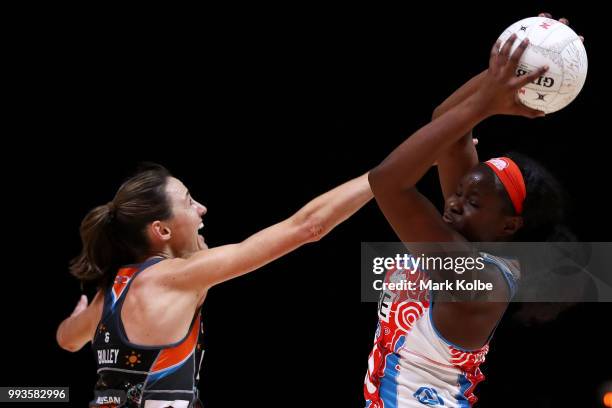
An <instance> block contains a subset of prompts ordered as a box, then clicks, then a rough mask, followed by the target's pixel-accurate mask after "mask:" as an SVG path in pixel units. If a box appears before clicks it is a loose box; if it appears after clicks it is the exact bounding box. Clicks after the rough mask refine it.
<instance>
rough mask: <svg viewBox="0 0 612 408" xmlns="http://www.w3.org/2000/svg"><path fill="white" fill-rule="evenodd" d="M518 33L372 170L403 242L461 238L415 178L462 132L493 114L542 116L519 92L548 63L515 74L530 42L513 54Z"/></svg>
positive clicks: (383, 203) (388, 215)
mask: <svg viewBox="0 0 612 408" xmlns="http://www.w3.org/2000/svg"><path fill="white" fill-rule="evenodd" d="M515 40H516V36H511V37H510V39H508V41H506V43H505V44H504V46H503V47H502V48H501V49H500V48H499V43H496V45H495V46H494V47H493V48H492V50H491V55H490V59H489V69H488V70H487V73H486V74H485V75H484V77H483V78H482V81H481V82H480V84H479V86H478V87H477V91H475V92H474V93H473V94H472V95H470V96H468V97H467V98H466V99H464V100H463V101H462V102H460V103H459V104H458V105H456V106H454V107H453V108H451V109H450V110H449V111H447V112H445V113H444V114H442V115H441V116H440V117H438V118H436V119H434V120H433V121H432V122H431V123H429V124H428V125H426V126H424V127H423V128H421V129H419V130H418V131H417V132H416V133H414V134H413V135H412V136H411V137H409V138H408V139H407V140H406V141H405V142H404V143H402V144H401V145H400V146H399V147H398V148H396V149H395V150H394V151H393V152H392V153H391V154H390V155H389V156H388V157H387V158H386V159H385V160H384V161H383V162H382V163H381V164H380V165H379V166H377V167H376V168H375V169H373V170H372V171H371V172H370V178H369V179H370V185H371V187H372V191H373V192H374V196H375V197H376V201H377V203H378V205H379V207H380V208H381V210H382V211H383V213H384V215H385V217H386V218H387V220H388V221H389V223H390V224H391V226H392V227H393V229H394V230H395V232H396V233H397V235H398V237H399V238H400V239H401V240H402V241H404V242H411V241H412V242H432V241H434V242H436V241H437V242H445V241H456V240H462V237H460V236H458V234H457V233H455V232H454V231H453V230H452V229H451V228H449V227H448V226H447V225H445V224H444V223H443V222H442V220H441V218H440V214H439V213H438V212H437V210H436V209H435V207H434V206H433V205H432V204H431V203H430V202H429V200H427V199H426V198H425V197H423V196H422V195H421V194H419V193H418V192H417V191H416V189H415V185H416V182H417V181H418V180H419V179H420V178H421V177H422V176H423V175H424V174H425V172H426V171H427V170H428V169H429V167H430V165H431V163H433V162H434V161H435V160H437V159H438V158H439V156H440V155H441V154H442V152H444V151H445V150H447V149H449V148H450V147H451V146H452V145H453V144H454V143H457V141H459V139H460V138H462V137H465V135H466V134H468V132H470V130H471V129H472V128H473V127H474V126H475V125H476V124H477V123H479V122H480V121H482V120H483V119H485V118H487V117H489V116H492V115H495V114H514V115H522V116H528V117H537V116H542V112H539V111H536V110H533V109H529V108H527V107H526V106H524V105H522V104H521V103H520V102H519V101H518V98H517V97H516V92H517V91H518V89H520V88H521V87H522V86H524V85H525V84H527V83H528V82H530V81H533V80H534V79H535V78H538V77H539V76H540V75H542V73H543V72H544V71H545V69H546V68H545V67H542V68H540V69H538V70H535V71H534V72H532V73H531V74H529V75H528V76H523V77H519V78H517V77H515V74H514V69H515V68H516V66H517V65H518V61H519V59H520V57H521V55H522V53H523V52H524V50H525V48H526V47H527V44H528V43H527V42H526V41H524V42H522V43H521V44H520V46H519V47H518V49H517V50H516V51H515V52H514V53H513V54H512V56H510V49H511V46H512V44H513V42H514V41H515Z"/></svg>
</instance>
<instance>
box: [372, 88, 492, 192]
mask: <svg viewBox="0 0 612 408" xmlns="http://www.w3.org/2000/svg"><path fill="white" fill-rule="evenodd" d="M472 99H473V98H470V97H468V98H466V99H465V100H464V101H462V102H461V103H459V104H458V105H457V106H455V107H453V108H451V109H450V110H449V111H448V112H446V113H445V114H443V115H442V116H440V117H439V118H437V119H435V120H433V121H432V122H431V123H429V124H428V125H426V126H424V127H422V128H421V129H419V130H418V131H417V132H416V133H414V134H413V135H412V136H410V137H409V138H408V139H407V140H406V141H405V142H404V143H402V144H401V145H400V146H399V147H398V148H396V149H395V150H394V151H393V152H392V153H391V154H390V155H389V156H388V157H387V158H386V159H385V160H384V161H383V162H382V163H381V164H380V165H378V166H377V167H376V168H375V169H374V170H372V171H371V172H370V184H371V186H372V190H373V191H374V193H375V194H376V195H377V196H378V194H380V193H382V192H385V191H392V190H393V191H395V190H398V189H406V188H410V187H413V186H414V185H415V184H416V183H417V181H418V180H419V179H420V178H421V177H423V175H424V174H425V172H427V170H428V169H429V168H430V166H431V163H433V162H434V161H436V160H437V159H438V158H439V157H440V155H441V154H442V153H443V152H445V151H446V150H447V149H449V147H451V146H452V145H453V144H454V143H457V142H458V141H459V139H461V138H462V137H463V136H464V135H465V134H466V133H468V132H469V131H470V129H472V128H473V127H474V126H475V125H476V124H477V123H479V122H480V121H482V120H483V119H484V118H485V117H486V116H487V115H486V114H485V113H484V111H483V110H482V109H480V108H478V106H477V104H475V103H474V102H473V101H472Z"/></svg>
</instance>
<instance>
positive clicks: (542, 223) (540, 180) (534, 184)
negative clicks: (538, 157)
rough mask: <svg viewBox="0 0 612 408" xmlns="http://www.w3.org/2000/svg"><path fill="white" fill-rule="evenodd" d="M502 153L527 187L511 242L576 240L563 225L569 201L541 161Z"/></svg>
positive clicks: (515, 154) (518, 154)
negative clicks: (515, 231)
mask: <svg viewBox="0 0 612 408" xmlns="http://www.w3.org/2000/svg"><path fill="white" fill-rule="evenodd" d="M505 156H507V157H509V158H511V159H512V160H513V161H514V162H515V163H516V164H517V165H518V166H519V168H520V169H521V173H523V178H524V179H525V187H526V189H527V197H526V198H525V203H524V204H523V213H522V216H523V221H524V225H523V228H521V229H520V230H519V231H517V233H516V234H515V235H514V238H513V239H514V241H523V242H567V241H576V237H575V236H574V234H573V233H572V232H571V231H570V230H569V228H568V227H567V226H566V224H565V222H566V216H567V211H568V201H569V200H568V197H567V193H566V192H565V190H564V189H563V187H562V186H561V183H559V181H558V180H557V179H556V178H555V177H554V176H553V175H552V174H551V173H550V172H549V171H548V170H546V169H545V168H544V167H543V166H542V165H541V164H539V163H538V162H536V161H535V160H533V159H531V158H529V157H527V156H525V155H523V154H520V153H516V152H511V153H507V154H505Z"/></svg>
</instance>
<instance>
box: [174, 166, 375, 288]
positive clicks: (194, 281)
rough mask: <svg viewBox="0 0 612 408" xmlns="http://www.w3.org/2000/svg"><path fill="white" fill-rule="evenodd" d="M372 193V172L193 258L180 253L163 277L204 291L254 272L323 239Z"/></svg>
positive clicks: (200, 252) (176, 284)
mask: <svg viewBox="0 0 612 408" xmlns="http://www.w3.org/2000/svg"><path fill="white" fill-rule="evenodd" d="M371 198H372V192H371V190H370V186H369V184H368V179H367V174H364V175H362V176H360V177H358V178H355V179H353V180H351V181H349V182H347V183H344V184H342V185H340V186H339V187H336V188H334V189H333V190H331V191H329V192H327V193H325V194H323V195H321V196H319V197H317V198H315V199H314V200H312V201H310V202H309V203H308V204H306V205H305V206H304V207H303V208H302V209H300V210H299V211H298V212H297V213H295V214H294V215H293V216H291V217H289V218H288V219H286V220H284V221H281V222H279V223H278V224H275V225H272V226H271V227H268V228H266V229H264V230H262V231H260V232H258V233H256V234H254V235H252V236H250V237H249V238H247V239H246V240H244V241H243V242H240V243H237V244H231V245H225V246H221V247H217V248H212V249H208V250H204V251H199V252H197V253H196V254H194V255H193V256H191V257H190V258H189V259H186V260H185V259H174V260H172V261H170V262H174V263H175V265H174V266H173V267H171V268H168V270H169V271H171V272H169V273H167V274H165V276H164V277H163V279H164V280H166V282H167V283H168V284H171V285H173V286H178V287H181V288H184V289H194V288H195V289H196V290H197V291H198V292H203V291H205V290H206V289H207V288H209V287H211V286H213V285H215V284H217V283H220V282H223V281H226V280H229V279H232V278H235V277H237V276H240V275H243V274H245V273H247V272H251V271H253V270H255V269H257V268H259V267H261V266H263V265H265V264H267V263H269V262H271V261H273V260H275V259H277V258H280V257H281V256H283V255H285V254H287V253H289V252H291V251H293V250H294V249H296V248H298V247H300V246H301V245H303V244H305V243H308V242H314V241H318V240H319V239H321V238H322V237H324V236H325V235H327V234H328V233H329V232H330V231H331V230H332V229H333V228H334V227H335V226H336V225H338V224H340V223H341V222H342V221H344V220H346V219H347V218H349V217H350V216H351V215H352V214H354V213H355V212H356V211H357V210H359V209H360V208H361V207H362V206H363V205H364V204H366V203H367V202H368V201H369V200H370V199H371Z"/></svg>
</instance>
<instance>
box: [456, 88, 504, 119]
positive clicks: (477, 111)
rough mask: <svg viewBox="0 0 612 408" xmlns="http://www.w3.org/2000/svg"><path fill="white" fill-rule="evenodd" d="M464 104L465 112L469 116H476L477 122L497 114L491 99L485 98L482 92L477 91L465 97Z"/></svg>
mask: <svg viewBox="0 0 612 408" xmlns="http://www.w3.org/2000/svg"><path fill="white" fill-rule="evenodd" d="M462 105H463V106H462V108H463V110H464V114H466V115H468V116H469V117H474V118H475V119H476V121H477V123H478V122H481V121H483V120H485V119H486V118H488V117H490V116H493V115H495V114H496V112H495V110H494V109H493V106H492V104H491V101H490V100H488V99H487V98H484V97H483V96H482V95H481V93H480V92H475V93H474V94H472V95H470V96H469V97H468V98H466V99H465V101H464V102H463V103H462Z"/></svg>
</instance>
